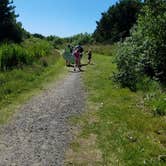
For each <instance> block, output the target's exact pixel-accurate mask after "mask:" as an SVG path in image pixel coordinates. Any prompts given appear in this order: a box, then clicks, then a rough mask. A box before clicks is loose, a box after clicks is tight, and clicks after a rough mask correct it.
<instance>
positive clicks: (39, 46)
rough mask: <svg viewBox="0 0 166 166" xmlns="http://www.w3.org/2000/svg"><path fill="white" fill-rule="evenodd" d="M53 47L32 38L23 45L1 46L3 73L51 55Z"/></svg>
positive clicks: (0, 54)
mask: <svg viewBox="0 0 166 166" xmlns="http://www.w3.org/2000/svg"><path fill="white" fill-rule="evenodd" d="M51 50H53V46H52V45H51V44H50V43H49V42H47V41H45V40H41V39H36V38H30V39H27V40H25V41H24V42H23V43H22V44H21V45H18V44H3V45H1V46H0V69H1V70H2V71H5V70H9V69H13V68H15V67H17V68H20V67H22V66H23V65H28V64H32V63H33V62H34V61H36V60H38V59H40V58H41V57H45V56H47V55H49V54H50V53H51Z"/></svg>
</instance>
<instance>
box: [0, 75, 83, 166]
mask: <svg viewBox="0 0 166 166" xmlns="http://www.w3.org/2000/svg"><path fill="white" fill-rule="evenodd" d="M84 101H85V95H84V89H83V85H82V81H81V73H69V75H68V76H66V78H65V79H63V80H61V81H59V82H58V83H55V85H54V86H53V87H51V88H48V89H47V90H45V91H44V92H43V93H42V94H40V95H39V96H36V97H33V98H32V99H31V100H30V101H28V102H27V103H26V104H24V105H23V106H22V107H21V109H20V110H19V111H18V112H17V113H16V114H15V115H14V117H13V118H12V120H11V122H10V123H9V124H7V125H5V126H2V127H1V128H0V166H62V165H64V163H63V162H64V156H65V151H66V149H67V146H68V144H69V143H70V141H71V139H72V135H71V134H70V127H71V126H70V125H69V124H68V122H67V121H68V118H69V117H70V116H73V115H78V114H81V113H82V112H83V111H84Z"/></svg>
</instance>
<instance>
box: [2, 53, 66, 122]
mask: <svg viewBox="0 0 166 166" xmlns="http://www.w3.org/2000/svg"><path fill="white" fill-rule="evenodd" d="M44 58H45V59H43V58H41V59H40V60H38V61H36V62H34V63H33V65H31V66H23V67H22V69H13V70H10V71H6V72H0V85H1V86H0V124H4V123H6V122H7V120H8V119H9V118H10V117H11V116H12V115H13V113H14V112H15V110H16V108H18V106H19V104H21V103H23V102H25V101H26V100H27V99H29V98H30V97H32V95H34V94H36V93H40V90H43V89H44V87H45V86H46V84H47V83H48V82H51V81H52V80H55V79H57V78H58V77H59V76H60V75H63V73H65V70H64V67H63V66H64V60H63V59H62V58H61V57H60V56H59V54H58V53H57V52H56V51H53V52H52V53H51V54H50V55H48V56H47V57H44Z"/></svg>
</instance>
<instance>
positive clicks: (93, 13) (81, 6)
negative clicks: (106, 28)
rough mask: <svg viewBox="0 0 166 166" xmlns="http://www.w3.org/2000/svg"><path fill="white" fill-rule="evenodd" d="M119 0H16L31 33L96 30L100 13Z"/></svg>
mask: <svg viewBox="0 0 166 166" xmlns="http://www.w3.org/2000/svg"><path fill="white" fill-rule="evenodd" d="M116 1H117V0H14V5H15V6H16V9H15V12H16V14H19V17H18V18H17V20H18V21H21V23H22V25H23V27H24V28H25V29H26V30H27V31H28V32H30V33H40V34H42V35H45V36H48V35H55V36H59V37H69V36H72V35H75V34H78V33H84V32H88V33H93V32H94V30H95V28H96V21H99V20H100V18H101V13H102V12H106V11H107V10H108V8H109V7H110V6H111V5H113V4H115V3H116Z"/></svg>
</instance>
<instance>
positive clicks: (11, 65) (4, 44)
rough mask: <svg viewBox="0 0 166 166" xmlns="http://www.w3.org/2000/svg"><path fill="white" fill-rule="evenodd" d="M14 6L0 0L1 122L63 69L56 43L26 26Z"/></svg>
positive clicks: (5, 0)
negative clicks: (18, 16)
mask: <svg viewBox="0 0 166 166" xmlns="http://www.w3.org/2000/svg"><path fill="white" fill-rule="evenodd" d="M14 9H15V7H14V6H13V5H12V2H11V1H9V0H0V20H1V22H0V124H3V123H5V122H6V121H7V120H8V119H9V118H10V117H11V115H12V114H13V113H14V111H15V108H16V107H17V105H18V104H20V103H22V102H25V101H26V99H27V98H28V97H30V96H32V94H33V92H34V93H35V91H36V90H39V89H42V87H43V83H46V82H47V81H48V80H51V78H52V79H55V78H56V77H58V75H59V74H60V73H61V74H62V73H63V71H64V70H63V69H64V67H63V66H64V62H63V60H62V58H61V56H60V53H59V52H58V51H57V50H56V49H55V46H54V45H53V43H51V42H50V41H48V40H47V39H46V38H45V37H43V38H42V37H41V36H42V35H35V34H34V35H33V34H30V33H28V32H27V31H26V30H24V29H23V28H22V26H21V23H18V22H17V21H16V18H17V15H16V14H15V12H14ZM9 32H10V33H9Z"/></svg>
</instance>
